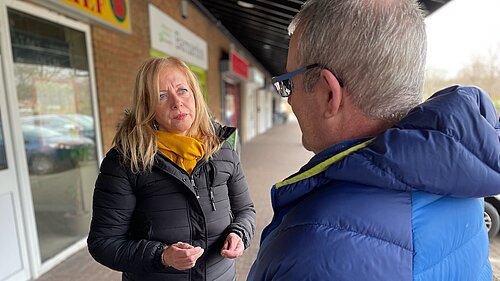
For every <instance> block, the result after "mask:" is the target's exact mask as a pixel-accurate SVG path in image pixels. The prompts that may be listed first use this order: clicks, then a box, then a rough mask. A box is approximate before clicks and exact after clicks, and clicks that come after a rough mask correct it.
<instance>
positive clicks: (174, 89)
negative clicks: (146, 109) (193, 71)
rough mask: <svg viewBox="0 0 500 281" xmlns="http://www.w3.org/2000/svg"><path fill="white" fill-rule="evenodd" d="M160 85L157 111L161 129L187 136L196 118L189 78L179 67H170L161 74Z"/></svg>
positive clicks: (156, 117) (157, 120)
mask: <svg viewBox="0 0 500 281" xmlns="http://www.w3.org/2000/svg"><path fill="white" fill-rule="evenodd" d="M159 83H160V85H159V88H160V92H159V93H158V95H159V96H160V102H159V103H158V105H157V106H156V110H155V119H156V122H158V125H159V129H160V130H161V131H167V132H170V133H174V134H179V135H183V136H185V135H186V133H187V131H188V130H189V128H191V125H192V124H193V121H194V118H195V117H196V106H195V100H194V94H193V92H192V91H191V89H190V88H189V86H188V81H187V78H186V76H185V75H184V73H182V72H181V71H180V70H179V69H177V67H175V66H169V67H166V68H165V69H163V70H162V71H161V72H160V75H159Z"/></svg>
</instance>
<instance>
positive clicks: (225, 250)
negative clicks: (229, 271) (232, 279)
mask: <svg viewBox="0 0 500 281" xmlns="http://www.w3.org/2000/svg"><path fill="white" fill-rule="evenodd" d="M243 250H245V247H244V246H243V241H242V240H241V238H240V237H239V236H238V235H237V234H235V233H229V235H228V236H227V237H226V241H225V242H224V246H222V250H221V252H220V255H221V256H223V257H225V258H228V259H235V258H239V257H241V255H243Z"/></svg>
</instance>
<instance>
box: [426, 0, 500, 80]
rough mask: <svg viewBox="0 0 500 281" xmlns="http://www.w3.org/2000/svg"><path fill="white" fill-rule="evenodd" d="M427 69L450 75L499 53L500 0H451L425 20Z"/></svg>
mask: <svg viewBox="0 0 500 281" xmlns="http://www.w3.org/2000/svg"><path fill="white" fill-rule="evenodd" d="M426 28H427V40H428V42H427V68H428V69H439V70H442V71H444V72H445V73H447V74H448V75H450V76H453V75H454V74H456V73H457V72H458V71H459V70H460V69H461V68H462V67H464V66H465V65H467V64H468V63H469V62H471V61H472V60H473V59H474V58H477V57H485V56H487V55H488V53H489V52H492V51H497V52H500V0H451V1H450V2H449V3H447V4H446V5H444V6H443V7H441V8H440V9H438V10H437V11H436V12H434V13H432V14H431V15H430V16H428V17H427V18H426Z"/></svg>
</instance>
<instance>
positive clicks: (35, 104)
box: [8, 8, 98, 263]
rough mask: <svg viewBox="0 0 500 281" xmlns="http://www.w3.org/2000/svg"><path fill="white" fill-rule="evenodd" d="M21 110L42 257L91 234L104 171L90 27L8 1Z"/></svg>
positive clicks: (56, 252)
mask: <svg viewBox="0 0 500 281" xmlns="http://www.w3.org/2000/svg"><path fill="white" fill-rule="evenodd" d="M8 20H9V31H10V42H11V46H12V57H13V62H12V65H13V69H14V76H15V89H16V94H17V105H18V112H19V115H20V118H19V120H17V122H16V123H17V124H16V126H18V127H19V128H21V129H22V137H23V141H24V151H25V157H26V161H25V163H26V164H27V166H28V167H27V169H26V170H27V171H28V172H29V185H30V189H31V195H32V199H33V209H34V213H35V220H36V229H37V235H38V245H39V247H40V249H39V250H40V258H41V261H42V263H43V262H45V261H47V260H49V259H50V258H53V257H55V256H56V255H57V254H59V253H61V252H62V251H63V250H65V249H67V248H68V247H69V246H71V245H73V244H74V243H76V242H78V241H80V240H81V239H82V238H84V237H85V236H86V235H87V234H88V229H89V224H90V216H91V200H92V192H93V187H94V182H95V179H96V176H97V172H98V163H97V149H98V148H97V141H96V126H95V122H94V121H95V120H94V116H95V115H94V112H93V99H92V94H91V93H92V90H91V88H92V87H91V74H90V69H89V56H88V53H89V52H88V50H87V46H88V44H87V38H88V37H87V35H88V34H87V33H88V32H89V31H88V30H80V29H76V28H73V27H70V26H66V25H63V24H61V23H60V22H57V23H56V22H53V21H50V19H49V18H42V17H39V16H38V15H35V14H30V13H26V11H22V12H21V11H20V10H16V9H11V8H9V9H8Z"/></svg>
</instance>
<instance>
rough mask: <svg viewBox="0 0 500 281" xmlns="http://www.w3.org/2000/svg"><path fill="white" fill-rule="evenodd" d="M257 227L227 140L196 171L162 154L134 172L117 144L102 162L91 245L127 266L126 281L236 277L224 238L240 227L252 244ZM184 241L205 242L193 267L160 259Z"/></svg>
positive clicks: (112, 262)
mask: <svg viewBox="0 0 500 281" xmlns="http://www.w3.org/2000/svg"><path fill="white" fill-rule="evenodd" d="M219 131H220V130H219ZM223 132H224V130H223V131H222V132H221V135H224V133H223ZM226 133H227V131H226ZM225 135H227V134H225ZM221 137H222V136H221ZM198 197H199V198H198ZM254 231H255V209H254V205H253V202H252V200H251V198H250V194H249V191H248V187H247V181H246V179H245V176H244V175H243V172H242V169H241V165H240V162H239V157H238V155H237V153H236V152H235V151H234V150H233V149H232V148H231V146H230V145H229V144H228V143H227V142H224V144H223V146H222V148H221V150H219V151H218V152H217V153H215V154H214V155H213V157H212V158H211V159H210V160H209V161H208V162H207V161H200V162H199V163H198V164H197V165H196V167H195V169H194V170H193V173H192V175H191V176H189V175H188V174H187V173H186V172H185V171H184V170H182V169H181V168H179V167H178V166H177V165H176V164H174V163H173V162H172V161H170V160H169V159H168V158H166V157H165V156H163V155H162V154H157V155H156V158H155V164H154V167H153V170H152V171H151V172H150V173H145V174H133V173H132V172H130V169H128V168H127V167H125V166H124V165H122V164H121V161H120V155H119V154H118V152H117V151H116V150H114V149H111V150H110V151H109V152H108V153H107V155H106V157H105V159H104V160H103V162H102V164H101V171H100V174H99V176H98V178H97V181H96V186H95V190H94V201H93V216H92V223H91V227H90V233H89V236H88V249H89V252H90V254H91V255H92V256H93V257H94V259H95V260H96V261H98V262H100V263H102V264H103V265H105V266H107V267H110V268H112V269H114V270H118V271H122V272H124V273H123V280H141V281H147V280H155V281H161V280H221V281H222V280H234V279H235V266H234V260H231V259H226V258H223V257H222V256H221V255H220V251H221V248H222V245H223V242H224V240H225V238H226V236H227V234H228V233H229V232H234V233H236V234H238V235H239V236H240V237H241V238H242V240H243V243H244V244H245V248H247V247H248V246H249V243H250V240H251V238H252V236H253V234H254ZM179 241H182V242H186V243H189V244H191V245H193V246H195V247H196V246H200V247H202V248H203V249H205V252H204V253H203V255H202V256H201V257H200V258H199V259H198V260H197V262H196V265H195V267H193V268H192V269H190V270H184V271H178V270H176V269H174V268H171V267H169V268H165V267H164V266H163V265H162V264H161V252H162V250H163V247H164V246H165V245H170V244H172V243H176V242H179Z"/></svg>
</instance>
